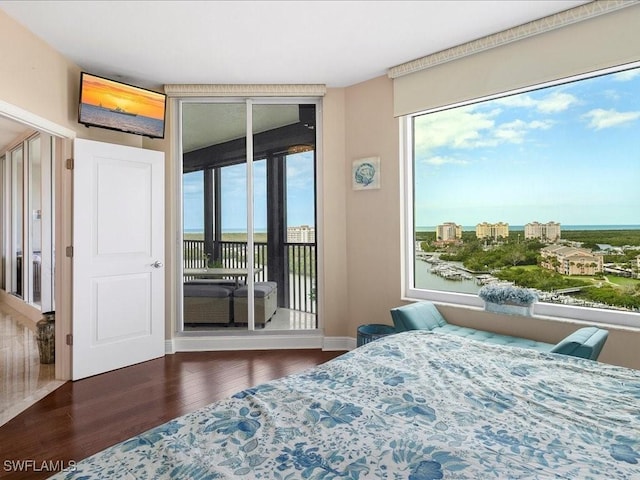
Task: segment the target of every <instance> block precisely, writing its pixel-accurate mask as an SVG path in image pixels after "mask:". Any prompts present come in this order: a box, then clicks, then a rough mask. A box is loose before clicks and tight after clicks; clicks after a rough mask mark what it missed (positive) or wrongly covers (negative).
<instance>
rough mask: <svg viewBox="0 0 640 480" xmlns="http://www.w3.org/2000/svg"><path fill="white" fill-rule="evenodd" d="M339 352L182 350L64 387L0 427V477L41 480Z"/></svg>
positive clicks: (327, 358) (66, 384) (316, 363)
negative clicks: (202, 408) (145, 433)
mask: <svg viewBox="0 0 640 480" xmlns="http://www.w3.org/2000/svg"><path fill="white" fill-rule="evenodd" d="M341 353H342V352H323V351H320V350H274V351H242V352H190V353H176V354H174V355H167V356H165V357H164V358H161V359H158V360H152V361H149V362H145V363H141V364H139V365H134V366H132V367H127V368H123V369H120V370H116V371H114V372H109V373H105V374H102V375H97V376H95V377H91V378H88V379H84V380H79V381H77V382H67V383H65V384H64V385H63V386H62V387H60V388H58V389H57V390H56V391H54V392H53V393H51V394H49V395H48V396H46V397H45V398H44V399H42V400H41V401H39V402H38V403H36V404H35V405H33V406H32V407H30V408H28V409H27V410H25V411H24V412H22V413H21V414H20V415H18V416H17V417H15V418H14V419H12V420H10V421H9V422H7V423H6V424H5V425H3V426H2V427H0V478H3V479H4V478H6V479H38V478H47V477H48V476H50V475H51V474H52V473H53V472H52V471H51V470H50V469H51V468H55V467H58V469H61V468H65V467H67V466H68V465H69V462H70V461H71V460H73V461H78V460H81V459H83V458H86V457H88V456H90V455H92V454H94V453H96V452H99V451H100V450H103V449H104V448H106V447H109V446H111V445H114V444H115V443H118V442H121V441H123V440H126V439H127V438H130V437H132V436H134V435H137V434H139V433H142V432H144V431H146V430H148V429H150V428H152V427H155V426H157V425H159V424H161V423H164V422H166V421H168V420H171V419H172V418H175V417H178V416H180V415H184V414H186V413H189V412H192V411H194V410H196V409H198V408H200V407H203V406H205V405H207V404H209V403H211V402H213V401H216V400H220V399H222V398H226V397H229V396H230V395H232V394H233V393H235V392H238V391H240V390H243V389H245V388H248V387H250V386H255V385H257V384H260V383H264V382H267V381H269V380H272V379H275V378H279V377H283V376H285V375H289V374H292V373H297V372H300V371H302V370H305V369H307V368H311V367H313V366H315V365H318V364H320V363H324V362H326V361H327V360H330V359H332V358H334V357H336V356H338V355H340V354H341Z"/></svg>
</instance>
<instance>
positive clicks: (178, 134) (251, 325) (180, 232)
mask: <svg viewBox="0 0 640 480" xmlns="http://www.w3.org/2000/svg"><path fill="white" fill-rule="evenodd" d="M175 100H176V103H175V110H174V120H175V125H176V128H175V130H174V140H175V144H174V146H175V158H176V159H177V161H176V162H175V174H176V182H175V187H176V200H175V201H176V203H175V205H176V227H177V232H176V237H175V238H176V240H177V243H176V250H175V252H176V263H175V266H176V277H175V278H176V285H175V289H176V290H175V291H176V300H177V301H176V311H175V312H176V322H175V328H174V331H175V332H176V333H177V334H184V333H189V334H192V333H195V334H200V335H203V334H204V335H206V334H211V333H215V334H218V333H220V331H217V330H216V331H215V332H213V331H202V332H199V331H194V332H192V331H189V332H185V329H184V324H183V298H184V297H183V295H184V291H183V282H182V278H183V268H184V267H183V265H184V249H183V245H184V213H183V208H184V204H183V201H184V191H183V185H182V177H183V155H182V152H183V145H182V138H183V106H184V105H185V104H188V103H197V104H207V103H209V104H214V103H227V104H229V103H237V104H244V105H245V106H246V128H245V133H246V165H247V185H246V188H247V206H246V207H247V232H246V233H247V251H248V252H253V251H254V250H253V249H254V246H255V243H254V233H255V232H254V218H253V200H254V198H253V163H254V161H256V160H254V159H253V153H254V151H253V136H254V132H253V124H252V119H253V111H252V109H253V107H254V106H256V105H286V104H289V105H301V104H307V105H311V104H313V105H314V106H315V121H316V132H315V165H314V170H315V212H314V221H315V228H316V243H317V253H316V261H317V268H316V279H317V281H316V285H317V286H318V287H319V286H320V285H322V281H321V280H320V278H321V275H322V271H323V268H322V248H321V242H320V241H319V240H320V239H321V238H322V235H321V227H320V225H319V224H318V219H319V218H321V205H322V202H321V198H320V197H319V195H318V192H320V191H321V184H322V180H321V177H322V175H321V171H322V169H321V168H320V163H321V158H322V155H321V149H322V127H321V118H322V99H321V98H320V97H252V98H246V97H184V98H180V97H175ZM247 268H248V276H247V286H248V289H249V294H248V298H247V303H248V305H247V307H248V312H247V314H248V327H247V329H246V330H241V331H236V332H235V333H241V334H246V333H251V332H253V331H255V330H256V329H255V316H254V295H252V292H253V286H254V273H255V270H254V265H253V262H247ZM321 298H322V291H321V289H320V288H318V291H317V292H316V301H317V305H318V308H317V311H316V318H317V327H316V329H315V330H316V331H318V332H321V331H322V315H321V310H322V308H321V301H320V299H321ZM277 332H278V333H283V332H284V331H277ZM223 333H227V332H224V331H223Z"/></svg>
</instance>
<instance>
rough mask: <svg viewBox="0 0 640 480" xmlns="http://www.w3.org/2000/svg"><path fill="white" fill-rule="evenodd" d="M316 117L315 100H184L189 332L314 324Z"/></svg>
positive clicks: (185, 265) (185, 326) (186, 326)
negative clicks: (303, 101) (305, 101)
mask: <svg viewBox="0 0 640 480" xmlns="http://www.w3.org/2000/svg"><path fill="white" fill-rule="evenodd" d="M315 125H316V104H315V101H309V103H301V102H299V101H288V100H286V101H276V100H273V99H269V100H267V101H264V100H260V101H258V100H253V101H252V100H237V101H229V100H224V101H209V100H208V101H197V100H191V99H190V100H188V101H187V100H183V101H182V103H181V130H182V135H181V140H182V155H183V161H182V175H183V182H182V187H183V197H182V205H183V208H182V212H183V249H182V251H183V255H184V258H183V273H184V275H183V276H184V282H183V289H184V292H183V330H184V331H212V330H213V331H216V332H229V331H233V332H238V331H258V332H259V331H268V330H298V329H299V330H304V329H315V328H317V315H316V304H315V289H316V284H317V282H316V265H315V262H316V255H315V251H316V243H315V242H316V239H315V223H316V220H315V212H316V196H315V191H316V188H315V162H316V156H315V145H316V131H315ZM198 270H200V271H198ZM225 290H228V292H229V293H228V295H227V294H226V293H225ZM196 306H197V307H196ZM227 309H228V314H227V313H226V310H227Z"/></svg>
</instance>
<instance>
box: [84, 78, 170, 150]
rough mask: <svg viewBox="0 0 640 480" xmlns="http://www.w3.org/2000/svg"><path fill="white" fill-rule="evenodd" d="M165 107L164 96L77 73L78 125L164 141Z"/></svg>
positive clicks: (165, 97) (106, 79)
mask: <svg viewBox="0 0 640 480" xmlns="http://www.w3.org/2000/svg"><path fill="white" fill-rule="evenodd" d="M166 104H167V96H166V95H165V94H164V93H158V92H154V91H152V90H147V89H145V88H140V87H134V86H133V85H128V84H126V83H121V82H116V81H115V80H109V79H108V78H103V77H99V76H97V75H92V74H90V73H86V72H82V73H81V74H80V104H79V107H78V122H79V123H81V124H83V125H86V126H87V127H100V128H108V129H110V130H118V131H120V132H126V133H132V134H134V135H144V136H145V137H150V138H164V124H165V111H166Z"/></svg>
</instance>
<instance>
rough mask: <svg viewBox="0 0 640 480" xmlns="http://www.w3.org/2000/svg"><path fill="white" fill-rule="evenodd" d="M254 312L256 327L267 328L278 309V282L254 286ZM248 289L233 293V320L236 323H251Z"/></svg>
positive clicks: (259, 283) (241, 288) (243, 288)
mask: <svg viewBox="0 0 640 480" xmlns="http://www.w3.org/2000/svg"><path fill="white" fill-rule="evenodd" d="M253 291H254V294H253V311H254V315H253V318H254V322H255V325H256V326H259V325H261V326H263V327H264V326H265V325H266V323H267V322H268V321H269V320H270V319H271V317H273V315H274V314H275V313H276V310H277V309H278V284H277V283H276V282H256V283H254V285H253ZM248 292H249V288H248V287H246V286H245V287H240V288H236V289H235V290H234V291H233V318H234V322H235V323H247V322H248V321H249V318H248V317H249V315H248V312H249V309H248V299H247V297H248Z"/></svg>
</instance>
